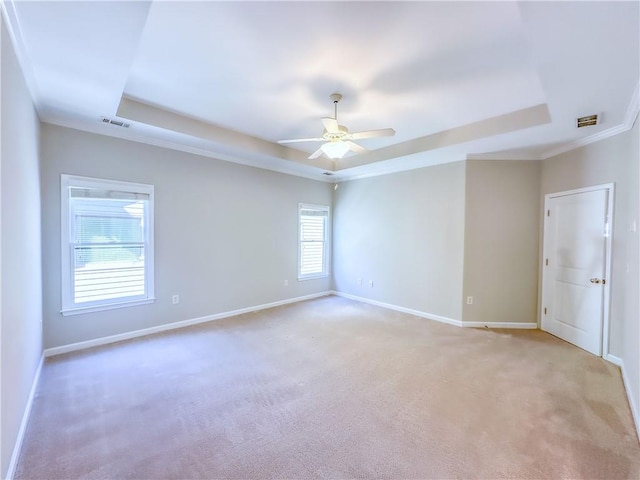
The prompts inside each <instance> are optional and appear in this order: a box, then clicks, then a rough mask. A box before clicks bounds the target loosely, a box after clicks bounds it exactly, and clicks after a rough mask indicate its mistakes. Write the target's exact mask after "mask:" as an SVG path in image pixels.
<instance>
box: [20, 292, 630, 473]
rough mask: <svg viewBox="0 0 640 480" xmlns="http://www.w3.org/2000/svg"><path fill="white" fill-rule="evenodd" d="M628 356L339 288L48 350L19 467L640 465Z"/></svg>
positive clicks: (601, 468)
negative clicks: (143, 333)
mask: <svg viewBox="0 0 640 480" xmlns="http://www.w3.org/2000/svg"><path fill="white" fill-rule="evenodd" d="M639 476H640V444H639V443H638V439H637V437H636V434H635V430H634V426H633V421H632V418H631V412H630V410H629V406H628V404H627V400H626V397H625V393H624V389H623V385H622V380H621V377H620V372H619V370H618V368H617V367H615V366H613V365H611V364H609V363H607V362H605V361H604V360H602V359H601V358H598V357H594V356H592V355H590V354H588V353H586V352H584V351H582V350H580V349H578V348H575V347H573V346H571V345H569V344H567V343H565V342H563V341H561V340H559V339H557V338H554V337H552V336H550V335H548V334H546V333H543V332H541V331H531V330H481V329H463V328H458V327H452V326H448V325H443V324H439V323H436V322H432V321H429V320H425V319H423V318H418V317H414V316H411V315H406V314H402V313H398V312H393V311H389V310H386V309H382V308H378V307H374V306H371V305H367V304H362V303H358V302H354V301H350V300H346V299H344V298H340V297H325V298H321V299H317V300H311V301H307V302H302V303H298V304H293V305H288V306H283V307H278V308H274V309H271V310H265V311H261V312H256V313H252V314H246V315H242V316H239V317H235V318H228V319H225V320H219V321H217V322H211V323H208V324H203V325H199V326H195V327H189V328H185V329H181V330H175V331H171V332H167V333H164V334H158V335H153V336H149V337H143V338H140V339H136V340H132V341H127V342H121V343H118V344H113V345H109V346H104V347H98V348H93V349H90V350H85V351H81V352H76V353H73V354H67V355H61V356H58V357H53V358H50V359H48V361H47V362H46V364H45V366H44V369H43V372H42V376H41V380H40V385H39V387H38V391H37V395H36V398H35V402H34V405H33V410H32V415H31V420H30V422H29V426H28V430H27V434H26V438H25V442H24V446H23V450H22V455H21V457H20V461H19V464H18V468H17V475H16V478H19V479H23V478H43V479H70V478H89V479H97V478H136V479H165V478H173V479H191V478H236V479H252V478H255V479H268V478H288V479H307V478H332V479H333V478H440V479H441V478H483V479H494V478H522V479H524V478H531V479H533V478H535V479H543V478H553V479H559V478H571V479H577V478H598V479H614V478H632V479H637V478H639Z"/></svg>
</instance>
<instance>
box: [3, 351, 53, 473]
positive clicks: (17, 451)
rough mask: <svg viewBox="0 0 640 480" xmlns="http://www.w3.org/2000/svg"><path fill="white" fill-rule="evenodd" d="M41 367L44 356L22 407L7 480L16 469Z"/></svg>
mask: <svg viewBox="0 0 640 480" xmlns="http://www.w3.org/2000/svg"><path fill="white" fill-rule="evenodd" d="M42 365H44V355H42V356H41V357H40V363H39V364H38V368H37V369H36V374H35V375H34V377H33V383H32V384H31V391H30V392H29V398H28V399H27V404H26V405H25V407H24V414H23V415H22V422H21V423H20V430H18V436H17V437H16V443H15V445H14V446H13V454H12V455H11V460H10V461H9V468H8V469H7V477H6V478H7V480H11V479H12V478H13V476H14V475H15V473H16V468H17V467H18V459H19V458H20V451H21V450H22V442H23V441H24V435H25V433H26V431H27V425H28V424H29V417H30V416H31V407H32V406H33V399H34V397H35V395H36V389H37V388H38V382H39V381H40V372H42Z"/></svg>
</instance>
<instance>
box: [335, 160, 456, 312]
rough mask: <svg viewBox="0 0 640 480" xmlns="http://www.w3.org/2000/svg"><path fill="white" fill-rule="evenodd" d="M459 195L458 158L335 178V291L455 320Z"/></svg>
mask: <svg viewBox="0 0 640 480" xmlns="http://www.w3.org/2000/svg"><path fill="white" fill-rule="evenodd" d="M464 198H465V164H464V162H458V163H450V164H446V165H438V166H434V167H428V168H422V169H419V170H412V171H409V172H401V173H395V174H391V175H385V176H380V177H374V178H366V179H361V180H355V181H349V182H344V183H341V184H340V185H339V187H338V190H337V191H336V194H335V214H334V247H333V266H334V281H335V288H336V290H338V291H340V292H344V293H348V294H351V295H356V296H359V297H365V298H368V299H371V300H376V301H379V302H384V303H388V304H392V305H396V306H401V307H404V308H408V309H413V310H418V311H420V312H424V313H428V314H432V315H438V316H442V317H446V318H449V319H454V320H460V319H461V318H462V305H461V297H462V267H463V253H464V252H463V250H464ZM358 278H361V279H362V285H358V284H357V279H358ZM369 280H373V282H374V286H373V287H369V285H368V282H369Z"/></svg>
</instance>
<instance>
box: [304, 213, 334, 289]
mask: <svg viewBox="0 0 640 480" xmlns="http://www.w3.org/2000/svg"><path fill="white" fill-rule="evenodd" d="M303 210H317V211H322V212H326V216H325V217H324V218H325V224H324V232H323V233H324V239H323V240H322V241H323V257H324V258H323V259H322V272H320V273H307V274H302V273H301V270H302V243H303V241H302V211H303ZM330 228H331V208H330V207H329V206H328V205H316V204H311V203H299V204H298V281H304V280H313V279H317V278H326V277H328V276H329V275H330V274H331V273H330V272H329V265H330V264H331V262H330V258H331V242H330V241H329V240H330Z"/></svg>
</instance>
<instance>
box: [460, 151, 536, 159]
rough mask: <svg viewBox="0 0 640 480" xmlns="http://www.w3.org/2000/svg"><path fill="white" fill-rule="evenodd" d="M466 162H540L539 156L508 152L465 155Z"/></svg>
mask: <svg viewBox="0 0 640 480" xmlns="http://www.w3.org/2000/svg"><path fill="white" fill-rule="evenodd" d="M467 160H522V161H527V160H540V155H537V154H532V153H526V152H523V153H508V152H496V153H470V154H468V155H467Z"/></svg>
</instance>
